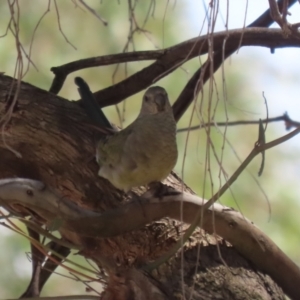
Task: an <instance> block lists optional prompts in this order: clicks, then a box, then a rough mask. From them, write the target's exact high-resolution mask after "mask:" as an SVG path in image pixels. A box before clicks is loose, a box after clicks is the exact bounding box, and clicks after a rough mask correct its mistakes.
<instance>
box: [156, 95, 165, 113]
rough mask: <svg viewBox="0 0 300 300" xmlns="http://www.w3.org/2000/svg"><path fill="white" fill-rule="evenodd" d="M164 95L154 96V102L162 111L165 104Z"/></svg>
mask: <svg viewBox="0 0 300 300" xmlns="http://www.w3.org/2000/svg"><path fill="white" fill-rule="evenodd" d="M166 100H167V99H166V96H165V95H162V94H159V95H156V96H155V104H156V106H157V110H158V111H164V110H165V106H166Z"/></svg>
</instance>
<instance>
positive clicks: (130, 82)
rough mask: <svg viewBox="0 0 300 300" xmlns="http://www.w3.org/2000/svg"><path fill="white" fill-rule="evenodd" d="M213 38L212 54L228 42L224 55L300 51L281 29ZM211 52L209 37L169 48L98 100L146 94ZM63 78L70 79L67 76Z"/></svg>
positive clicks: (110, 101)
mask: <svg viewBox="0 0 300 300" xmlns="http://www.w3.org/2000/svg"><path fill="white" fill-rule="evenodd" d="M241 37H243V38H242V40H241ZM211 38H213V39H214V42H213V45H214V47H213V49H211V50H213V51H220V49H223V46H224V45H223V43H224V41H226V44H225V48H224V51H225V53H227V52H228V53H229V52H230V54H231V53H232V52H233V51H235V49H237V47H238V46H241V47H243V46H260V47H267V48H272V49H275V48H285V47H300V40H299V39H297V38H294V37H284V36H283V35H282V31H281V30H280V29H263V28H247V29H239V30H229V31H224V32H218V33H215V34H214V36H213V37H210V39H211ZM208 50H209V44H208V37H207V36H201V37H197V38H193V39H190V40H188V41H185V42H183V43H180V44H178V45H175V46H173V47H170V48H166V49H165V50H163V52H160V57H159V58H158V59H157V60H156V61H155V62H154V63H152V64H151V65H150V66H148V67H146V68H144V69H143V70H141V71H139V72H137V73H135V74H133V75H132V76H130V77H128V78H127V79H125V80H123V81H121V82H119V83H117V84H115V85H113V86H111V87H108V88H105V89H103V90H101V91H99V92H96V93H95V94H94V96H95V98H96V100H97V101H98V103H99V105H100V106H101V107H105V106H108V105H113V104H117V103H119V102H121V101H122V100H124V99H125V98H127V97H129V96H131V95H133V94H135V93H137V92H139V91H142V90H143V89H145V88H146V87H148V86H149V85H151V84H153V83H155V82H157V81H158V80H160V79H161V78H163V77H165V76H167V75H168V74H170V73H171V72H173V71H174V70H175V69H177V68H178V67H180V66H181V65H182V64H184V63H185V62H186V61H188V60H190V59H192V58H194V57H197V56H199V55H202V54H206V53H207V52H208ZM155 53H156V52H155ZM161 53H164V54H161ZM138 54H139V53H138V52H137V55H138ZM123 55H124V56H122V58H123V59H124V57H126V55H127V56H128V57H131V58H132V57H133V54H132V53H126V55H125V53H124V54H123ZM116 56H117V57H119V56H120V55H119V54H116ZM98 60H101V61H115V62H116V61H117V59H115V58H114V57H113V56H112V55H110V56H109V58H108V57H103V58H98ZM124 60H125V59H124ZM71 64H76V62H74V63H71ZM214 64H216V65H217V62H216V61H215V62H214ZM63 76H66V74H64V75H63ZM194 76H195V75H194ZM198 79H199V76H197V80H198ZM55 85H56V83H55ZM50 92H52V93H56V92H58V90H54V88H51V89H50ZM193 94H194V89H193ZM177 101H178V100H177ZM176 111H177V109H176V106H174V112H176ZM176 115H177V114H175V116H176Z"/></svg>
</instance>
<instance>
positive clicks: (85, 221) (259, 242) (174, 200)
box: [0, 178, 300, 299]
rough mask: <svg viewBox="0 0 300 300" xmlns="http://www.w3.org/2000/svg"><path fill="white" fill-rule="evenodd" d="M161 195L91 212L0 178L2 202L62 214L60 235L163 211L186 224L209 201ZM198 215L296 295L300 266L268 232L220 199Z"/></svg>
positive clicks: (109, 230)
mask: <svg viewBox="0 0 300 300" xmlns="http://www.w3.org/2000/svg"><path fill="white" fill-rule="evenodd" d="M166 194H167V195H166V196H163V197H159V198H156V197H154V196H152V194H151V192H147V193H146V194H144V196H143V197H142V198H141V199H140V200H139V201H133V202H130V203H128V204H125V205H123V206H121V207H118V208H116V209H113V210H108V211H106V212H103V213H95V212H92V211H89V210H86V209H82V208H80V207H78V206H77V205H75V204H74V203H73V202H71V201H70V200H68V199H67V198H63V197H61V196H60V195H58V194H57V193H56V192H54V191H53V189H51V188H49V187H47V186H46V185H44V184H43V183H41V182H39V181H34V180H28V179H15V178H14V179H7V180H5V179H4V180H0V199H1V204H2V205H3V206H4V207H8V208H9V209H11V208H12V207H14V206H24V207H28V208H30V210H32V211H34V212H35V213H36V214H37V215H39V216H40V217H41V218H43V219H45V220H46V221H47V222H48V223H49V222H52V221H53V220H54V219H55V218H57V217H60V218H62V219H63V223H62V227H61V228H60V231H61V233H62V235H63V236H64V235H65V236H70V232H76V233H77V234H80V235H84V236H90V237H98V238H99V237H102V238H105V237H111V236H115V235H119V234H124V232H126V231H132V230H135V229H139V228H141V227H142V226H145V225H146V224H148V223H150V222H152V221H154V220H158V219H161V218H163V217H166V216H168V217H170V218H173V219H177V220H179V221H184V222H186V223H189V224H191V223H193V222H194V220H195V217H196V216H197V214H198V212H199V211H201V210H202V208H205V207H207V206H208V205H207V204H208V203H209V202H207V201H205V200H203V199H201V198H199V197H197V196H195V195H191V194H188V193H178V192H177V194H176V195H174V190H173V189H171V188H169V191H168V192H167V193H166ZM168 194H171V195H170V196H168ZM182 203H183V206H182ZM181 209H182V212H181ZM202 216H203V217H202V218H201V219H200V220H199V222H198V224H197V225H198V226H201V227H202V228H203V229H204V230H205V231H207V232H209V233H211V234H214V233H217V234H218V235H220V236H221V237H223V238H224V239H225V240H227V241H229V242H230V243H231V244H232V245H233V246H234V247H235V248H236V249H237V250H238V251H239V252H240V253H241V254H242V255H243V256H244V257H246V258H247V259H249V260H250V261H251V262H253V263H254V264H255V266H256V267H257V268H259V269H262V270H263V271H265V272H267V273H268V274H269V275H270V276H271V277H272V278H273V279H274V280H275V281H276V282H277V283H278V284H279V285H280V286H281V287H282V288H283V290H284V291H285V293H286V294H287V295H289V296H290V297H292V298H293V299H297V298H296V297H297V295H298V286H299V284H300V269H299V268H298V266H297V265H296V264H294V263H293V262H292V261H291V260H290V259H289V258H288V257H287V256H286V255H285V254H284V253H283V252H282V251H281V250H280V249H279V248H278V247H277V246H276V245H275V244H274V243H273V242H272V241H271V240H270V239H269V238H268V236H266V235H265V234H264V233H262V232H261V231H260V230H259V229H258V228H257V227H255V226H254V225H253V224H252V223H251V222H250V221H248V220H247V219H246V218H245V217H244V216H242V215H241V214H240V213H239V212H236V211H234V210H233V209H230V208H227V207H225V206H222V205H220V204H216V203H214V204H213V206H212V207H210V208H209V209H208V210H204V212H203V215H202ZM181 217H182V219H181ZM68 232H69V234H68ZM282 274H285V276H282Z"/></svg>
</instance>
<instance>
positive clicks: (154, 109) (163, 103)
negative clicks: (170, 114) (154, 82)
mask: <svg viewBox="0 0 300 300" xmlns="http://www.w3.org/2000/svg"><path fill="white" fill-rule="evenodd" d="M170 109H171V105H170V102H169V98H168V94H167V92H166V90H165V89H164V88H162V87H160V86H153V87H150V88H149V89H148V90H147V91H146V93H145V94H144V97H143V103H142V108H141V112H140V115H144V114H157V113H160V112H164V111H168V110H170Z"/></svg>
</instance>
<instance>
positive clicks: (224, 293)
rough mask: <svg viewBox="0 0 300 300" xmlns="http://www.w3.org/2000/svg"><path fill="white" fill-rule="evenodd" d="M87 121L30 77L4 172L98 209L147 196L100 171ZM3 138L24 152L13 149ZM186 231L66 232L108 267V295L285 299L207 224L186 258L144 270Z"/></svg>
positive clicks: (1, 107)
mask: <svg viewBox="0 0 300 300" xmlns="http://www.w3.org/2000/svg"><path fill="white" fill-rule="evenodd" d="M11 83H12V79H11V78H9V77H6V76H1V77H0V112H1V113H0V114H1V117H2V116H3V115H4V114H5V111H6V109H7V100H8V99H11V96H13V95H10V96H8V95H9V90H10V85H11ZM88 123H89V120H88V119H87V117H86V115H85V113H84V111H83V109H82V108H81V107H80V106H79V105H78V104H77V103H75V102H70V101H67V100H65V99H62V98H59V97H57V96H55V95H53V94H50V93H48V92H46V91H43V90H40V89H38V88H36V87H33V86H31V85H29V84H25V83H23V84H22V85H21V89H20V93H19V96H18V103H17V106H16V107H15V110H14V112H13V114H12V116H11V119H10V121H9V123H8V125H6V127H5V128H4V131H3V134H4V136H3V135H2V137H1V140H0V161H1V163H0V177H1V178H9V177H23V178H31V179H37V180H40V181H42V182H44V183H46V184H47V185H49V186H51V187H53V188H54V189H55V190H56V191H57V192H58V193H59V194H61V195H63V196H66V197H68V198H69V199H72V201H74V202H75V203H77V204H78V205H79V206H81V207H85V208H88V209H90V210H92V211H104V210H107V209H109V208H114V207H117V206H119V205H121V204H122V203H124V202H127V201H130V200H131V199H130V198H131V197H134V193H137V194H141V193H142V192H143V191H144V189H143V188H140V189H136V190H135V191H134V193H132V194H131V195H130V196H131V197H128V195H125V194H124V193H122V192H120V191H118V190H116V189H114V188H113V187H112V186H111V185H110V184H109V183H108V182H107V181H106V180H103V179H101V178H99V177H97V170H98V166H97V164H96V162H95V161H94V159H92V157H93V156H94V150H95V139H97V138H99V135H100V133H99V131H97V130H95V129H93V127H91V126H89V125H88ZM3 137H5V141H6V143H7V144H8V145H9V146H10V147H11V148H13V149H14V150H16V151H18V152H19V153H20V154H21V155H22V158H18V157H17V156H16V155H15V154H14V153H13V152H12V151H11V150H9V149H8V148H7V146H6V145H5V144H4V141H3ZM168 183H169V184H171V185H173V186H175V187H176V186H177V187H179V186H180V188H181V184H182V183H181V181H180V179H179V178H177V176H176V175H170V177H169V178H168ZM185 190H187V191H188V188H185ZM185 229H186V226H185V225H184V226H180V223H179V222H177V221H174V220H172V219H169V218H165V219H162V220H159V221H156V222H153V223H151V224H149V225H148V226H146V227H145V228H142V229H141V230H136V231H134V232H129V233H126V234H123V235H121V236H117V237H114V238H91V237H89V238H87V237H84V236H81V235H79V234H76V233H73V234H68V236H67V238H68V241H70V242H72V243H74V244H76V245H81V246H82V247H83V250H82V251H81V253H82V255H86V256H88V257H90V258H92V259H94V260H95V261H96V263H98V264H99V266H104V267H106V268H107V271H108V273H109V279H108V285H107V288H106V291H105V293H104V294H103V299H183V298H184V295H185V296H186V297H187V296H189V295H190V294H191V292H192V291H193V299H284V296H283V293H282V291H281V289H280V288H278V287H277V285H276V284H275V283H274V282H273V281H272V280H271V279H270V278H269V277H268V276H266V275H264V274H262V273H260V272H258V271H257V270H256V268H255V267H254V266H251V264H250V263H248V262H247V260H246V259H244V258H242V257H241V256H240V255H239V254H238V253H237V252H236V251H235V250H234V249H233V248H232V247H231V246H230V245H229V244H227V243H225V242H224V241H222V240H221V239H220V238H218V237H214V236H211V235H208V234H206V233H205V232H203V231H201V230H200V229H198V230H197V231H196V232H195V233H194V235H193V236H192V237H191V238H190V240H189V242H188V243H187V245H186V246H185V247H184V253H183V258H184V260H183V262H182V259H181V258H182V257H181V255H180V254H178V255H177V256H176V257H175V258H173V259H171V260H170V261H168V262H167V263H165V264H163V265H162V266H161V267H159V269H158V270H155V271H154V272H152V274H151V275H150V274H144V273H143V272H142V271H141V270H140V269H139V266H140V265H142V264H145V263H147V262H150V261H152V260H154V259H155V258H157V257H159V256H161V255H162V254H164V253H165V252H166V251H167V250H168V249H170V248H171V247H172V246H173V245H174V243H175V242H176V241H177V240H178V239H179V237H180V235H181V234H182V232H183V231H184V230H185ZM65 238H66V237H65ZM199 245H201V248H200V252H198V250H199ZM217 245H218V246H217ZM220 253H221V255H220ZM224 262H225V264H224ZM181 272H183V278H184V280H183V281H182V277H181V274H182V273H181Z"/></svg>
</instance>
